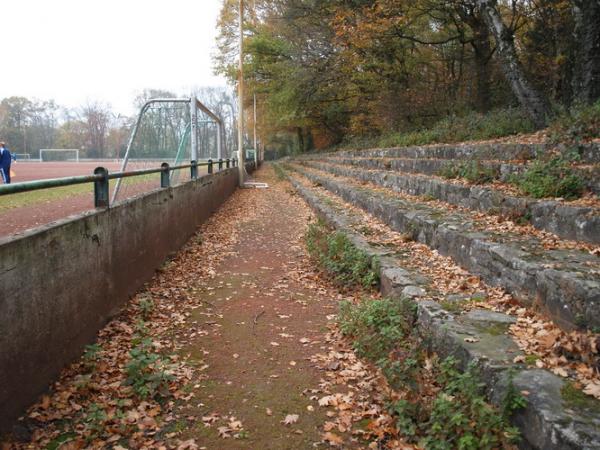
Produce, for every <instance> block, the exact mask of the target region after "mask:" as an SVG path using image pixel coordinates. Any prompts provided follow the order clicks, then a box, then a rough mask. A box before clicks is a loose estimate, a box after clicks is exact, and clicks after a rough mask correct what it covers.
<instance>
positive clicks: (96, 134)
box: [81, 102, 111, 158]
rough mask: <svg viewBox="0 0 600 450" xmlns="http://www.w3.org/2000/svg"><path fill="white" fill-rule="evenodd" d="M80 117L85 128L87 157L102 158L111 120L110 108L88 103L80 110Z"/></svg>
mask: <svg viewBox="0 0 600 450" xmlns="http://www.w3.org/2000/svg"><path fill="white" fill-rule="evenodd" d="M81 117H82V120H83V122H84V123H85V126H86V148H85V150H87V155H88V156H89V157H92V158H104V157H105V156H106V141H107V137H108V129H109V125H110V119H111V111H110V108H109V107H108V105H104V104H102V103H99V102H94V103H88V104H87V105H85V106H84V107H83V108H82V110H81Z"/></svg>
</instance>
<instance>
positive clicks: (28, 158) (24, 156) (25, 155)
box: [14, 153, 31, 161]
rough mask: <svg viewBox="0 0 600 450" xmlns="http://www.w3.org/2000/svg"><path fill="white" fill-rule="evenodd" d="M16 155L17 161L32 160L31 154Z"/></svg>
mask: <svg viewBox="0 0 600 450" xmlns="http://www.w3.org/2000/svg"><path fill="white" fill-rule="evenodd" d="M14 155H15V160H16V161H22V160H26V161H29V160H30V159H31V153H14Z"/></svg>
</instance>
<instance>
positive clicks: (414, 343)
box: [338, 299, 525, 450]
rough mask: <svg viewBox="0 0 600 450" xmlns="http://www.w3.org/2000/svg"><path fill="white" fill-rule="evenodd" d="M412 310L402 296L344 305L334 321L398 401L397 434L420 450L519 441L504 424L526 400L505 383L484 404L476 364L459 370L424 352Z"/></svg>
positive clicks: (395, 410)
mask: <svg viewBox="0 0 600 450" xmlns="http://www.w3.org/2000/svg"><path fill="white" fill-rule="evenodd" d="M415 314H416V311H415V306H414V303H412V302H410V301H408V300H401V301H399V300H391V299H382V300H365V301H363V302H362V303H361V304H359V305H353V304H351V303H350V302H343V303H342V304H341V306H340V313H339V316H338V317H339V326H340V329H341V331H342V333H343V334H344V335H345V336H346V337H348V338H350V339H352V341H353V346H354V349H355V350H356V352H357V354H358V355H359V356H360V357H362V358H366V359H368V360H370V361H371V362H373V363H374V364H376V365H377V366H378V367H379V368H380V369H381V370H382V372H383V374H384V375H385V376H386V378H387V380H388V382H389V383H390V385H391V386H392V387H393V388H394V389H396V390H397V391H399V397H400V398H401V400H395V401H391V402H390V405H389V410H390V412H391V413H392V414H393V416H394V417H395V419H396V426H397V427H398V429H399V430H400V432H401V433H402V436H403V438H404V439H406V440H407V441H408V442H410V443H414V444H418V445H419V446H422V447H423V448H425V449H435V450H437V449H447V448H459V449H465V450H471V449H472V450H475V449H492V448H502V447H504V446H507V445H510V444H512V443H514V442H516V441H517V440H518V439H519V433H518V430H517V429H516V428H514V427H512V426H511V425H510V423H509V419H510V416H511V415H512V413H513V412H514V411H515V410H516V409H519V408H522V407H523V406H524V405H525V399H524V398H523V397H522V396H521V395H520V394H519V393H518V392H517V391H516V390H515V389H514V387H513V386H512V377H510V379H509V386H508V389H507V394H506V397H505V399H504V401H503V404H502V407H501V408H495V407H493V406H491V405H490V404H488V403H487V402H486V400H485V396H484V385H483V383H482V382H481V380H480V377H479V373H478V370H477V368H476V367H475V366H469V367H468V368H467V370H465V371H460V370H459V368H458V363H457V361H456V360H455V359H453V358H451V357H449V358H446V359H444V360H441V361H440V360H439V359H438V358H437V357H436V356H435V355H430V354H428V353H427V351H426V349H425V348H424V347H423V346H422V339H421V338H420V337H419V336H417V335H416V334H415V331H414V330H415V320H416V317H415Z"/></svg>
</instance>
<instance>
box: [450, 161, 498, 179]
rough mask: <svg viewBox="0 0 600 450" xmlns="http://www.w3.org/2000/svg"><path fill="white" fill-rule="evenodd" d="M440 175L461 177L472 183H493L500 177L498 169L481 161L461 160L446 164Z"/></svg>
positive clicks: (452, 177)
mask: <svg viewBox="0 0 600 450" xmlns="http://www.w3.org/2000/svg"><path fill="white" fill-rule="evenodd" d="M439 175H440V176H442V177H444V178H449V179H454V178H460V179H464V180H467V181H468V182H469V183H472V184H485V183H491V182H492V181H494V180H497V179H498V178H500V173H499V171H498V170H497V169H494V168H492V167H488V166H485V165H483V164H482V163H481V161H461V162H451V163H448V164H446V165H445V166H444V167H443V168H442V170H440V172H439Z"/></svg>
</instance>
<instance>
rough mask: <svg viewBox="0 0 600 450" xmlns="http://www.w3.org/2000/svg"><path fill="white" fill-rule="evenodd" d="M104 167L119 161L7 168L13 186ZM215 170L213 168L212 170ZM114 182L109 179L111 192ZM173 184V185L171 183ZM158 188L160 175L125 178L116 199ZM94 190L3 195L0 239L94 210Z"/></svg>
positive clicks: (139, 165) (140, 165)
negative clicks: (12, 174)
mask: <svg viewBox="0 0 600 450" xmlns="http://www.w3.org/2000/svg"><path fill="white" fill-rule="evenodd" d="M159 165H160V163H159V162H139V161H138V162H135V161H134V162H132V163H131V164H130V165H129V166H128V167H127V170H136V169H144V168H150V167H153V168H154V167H156V168H158V166H159ZM100 166H102V167H105V168H106V169H108V171H109V172H118V171H119V170H120V169H121V162H117V161H83V162H82V161H80V162H66V161H53V162H29V161H27V162H24V161H17V162H16V163H14V164H13V165H12V167H11V170H12V171H13V172H14V176H13V178H12V180H11V181H12V182H13V183H20V182H25V181H34V180H43V179H48V178H61V177H69V176H77V175H92V174H93V173H94V169H95V168H96V167H100ZM215 170H217V169H215ZM206 172H207V169H206V167H199V168H198V174H199V175H202V174H205V173H206ZM188 179H189V171H187V170H184V171H182V172H181V173H180V174H179V177H178V180H179V182H181V181H185V180H188ZM115 182H116V181H115V180H111V182H110V185H111V192H112V188H113V186H114V183H115ZM175 183H177V182H175ZM159 186H160V175H159V174H150V175H142V176H139V177H135V178H126V179H124V182H123V188H122V191H121V192H122V194H121V195H120V197H119V198H120V199H125V198H129V197H131V196H134V195H138V194H141V193H143V192H147V191H149V190H152V189H156V188H158V187H159ZM93 192H94V187H93V184H92V183H85V184H77V185H73V186H64V187H59V188H52V189H41V190H37V191H31V192H22V193H19V194H13V195H6V196H2V197H0V236H7V235H11V234H13V233H17V232H20V231H24V230H26V229H29V228H33V227H36V226H40V225H44V224H47V223H49V222H54V221H56V220H60V219H63V218H65V217H67V216H69V215H72V214H77V213H80V212H83V211H88V210H90V209H94V204H93Z"/></svg>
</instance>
